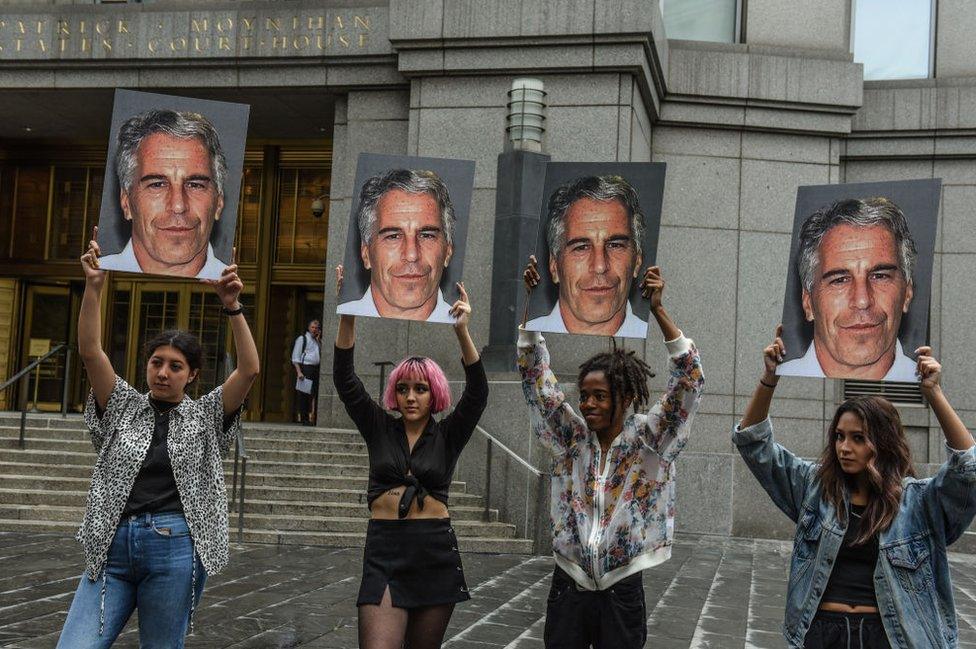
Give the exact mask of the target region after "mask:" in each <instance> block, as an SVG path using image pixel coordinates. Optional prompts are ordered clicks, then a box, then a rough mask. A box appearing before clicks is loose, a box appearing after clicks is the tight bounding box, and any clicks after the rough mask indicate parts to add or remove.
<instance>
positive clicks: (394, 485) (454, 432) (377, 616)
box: [332, 266, 488, 649]
mask: <svg viewBox="0 0 976 649" xmlns="http://www.w3.org/2000/svg"><path fill="white" fill-rule="evenodd" d="M336 272H337V280H336V281H337V287H336V288H337V293H339V292H341V287H342V284H343V267H342V266H339V267H338V268H337V269H336ZM456 288H457V291H458V293H459V295H460V297H459V299H458V300H456V301H455V302H454V304H453V305H451V308H450V310H449V313H448V315H449V316H450V318H451V320H452V321H453V322H454V332H455V334H456V335H457V339H458V346H459V347H460V349H461V360H462V362H463V365H464V375H465V383H464V392H463V393H462V394H461V398H460V399H459V400H458V402H457V406H456V407H455V408H454V410H453V412H451V413H450V414H448V415H447V416H445V417H444V418H442V419H440V420H435V419H434V418H433V415H435V414H437V413H439V412H443V411H445V410H447V409H448V408H449V407H450V405H451V391H450V387H449V385H448V382H447V377H445V375H444V372H443V370H441V368H440V367H439V366H438V365H437V363H435V362H434V361H433V360H431V359H430V358H422V357H417V356H412V357H410V358H407V359H404V360H403V361H401V362H400V363H399V364H398V365H397V366H396V367H395V368H394V369H393V371H392V372H391V373H390V377H389V379H388V381H387V383H386V390H385V392H384V393H383V405H382V406H381V405H380V404H378V403H376V402H375V401H373V399H372V398H370V396H369V393H368V392H367V391H366V388H365V387H364V386H363V384H362V381H360V380H359V377H358V376H356V370H355V365H354V362H353V347H354V345H355V341H356V333H355V322H356V320H355V316H352V315H341V316H340V317H339V328H338V332H337V333H336V347H335V354H334V357H333V371H332V375H333V380H334V382H335V387H336V393H337V394H338V395H339V398H340V399H342V403H343V405H345V407H346V412H347V413H349V416H350V417H351V418H352V420H353V422H354V423H355V424H356V428H357V429H359V433H360V434H361V435H362V436H363V439H364V440H365V441H366V448H367V450H368V452H369V485H368V487H367V492H366V501H367V506H368V507H369V509H370V521H369V527H368V528H367V531H366V549H365V551H364V553H363V578H362V582H361V584H360V587H359V596H358V598H357V600H356V604H357V606H358V607H359V646H360V647H363V648H364V649H387V648H395V647H400V646H401V645H403V646H407V647H410V649H436V648H437V647H440V646H441V640H442V639H443V637H444V632H445V631H446V629H447V625H448V622H449V621H450V619H451V614H452V612H453V611H454V605H455V604H456V603H458V602H463V601H465V600H467V599H470V596H469V595H468V588H467V585H466V584H465V581H464V573H463V572H462V568H461V555H460V553H459V551H458V541H457V536H456V535H455V533H454V529H453V527H451V520H450V513H449V511H448V507H447V501H448V490H449V489H450V486H451V481H452V480H453V477H454V468H455V465H456V464H457V460H458V457H459V456H460V455H461V451H462V450H463V449H464V447H465V445H466V444H467V443H468V440H469V439H470V438H471V435H472V433H474V429H475V426H476V425H477V424H478V420H479V419H480V418H481V413H482V412H484V409H485V406H486V405H487V404H488V379H487V377H486V376H485V369H484V366H483V365H482V363H481V357H480V355H479V354H478V350H477V348H476V347H475V344H474V342H473V341H472V340H471V335H470V333H469V332H468V323H469V321H470V318H471V306H470V304H469V303H468V294H467V292H466V291H465V290H464V285H463V284H461V283H458V284H457V287H456ZM388 411H396V412H398V413H399V414H398V416H394V415H392V414H390V413H389V412H388Z"/></svg>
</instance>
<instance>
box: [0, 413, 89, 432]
mask: <svg viewBox="0 0 976 649" xmlns="http://www.w3.org/2000/svg"><path fill="white" fill-rule="evenodd" d="M8 426H9V427H15V428H17V429H18V430H19V429H20V413H19V412H10V411H3V412H0V427H8ZM26 428H28V429H29V428H73V429H75V430H88V427H87V426H86V425H85V419H84V417H82V416H81V415H80V414H77V413H71V414H69V415H68V416H67V417H62V416H61V415H60V414H50V413H30V412H29V413H27V426H26Z"/></svg>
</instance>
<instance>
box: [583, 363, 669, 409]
mask: <svg viewBox="0 0 976 649" xmlns="http://www.w3.org/2000/svg"><path fill="white" fill-rule="evenodd" d="M590 372H603V375H604V376H605V377H606V379H607V383H609V384H610V400H611V401H612V402H613V416H614V417H616V416H617V411H618V409H622V406H623V403H624V399H626V398H628V397H631V398H633V400H634V402H633V406H634V412H637V411H638V410H639V409H641V408H643V407H644V406H645V405H647V403H648V400H649V398H650V391H649V390H648V388H647V379H649V378H651V377H652V376H654V372H652V371H651V368H650V366H648V364H647V363H645V362H644V361H643V360H642V359H640V358H638V357H637V354H635V353H634V352H633V351H626V350H624V349H615V350H613V351H612V352H603V353H602V354H597V355H596V356H593V357H592V358H590V359H588V360H586V361H584V362H583V364H582V365H580V371H579V377H577V379H576V384H577V385H581V384H582V383H583V379H584V378H586V375H587V374H589V373H590Z"/></svg>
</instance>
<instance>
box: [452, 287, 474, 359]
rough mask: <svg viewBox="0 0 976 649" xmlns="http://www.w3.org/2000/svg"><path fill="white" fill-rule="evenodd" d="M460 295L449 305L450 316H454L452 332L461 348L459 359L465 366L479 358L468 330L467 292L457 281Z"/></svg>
mask: <svg viewBox="0 0 976 649" xmlns="http://www.w3.org/2000/svg"><path fill="white" fill-rule="evenodd" d="M457 287H458V290H459V291H461V297H460V298H459V299H458V301H457V302H455V303H454V304H453V305H452V306H451V316H452V317H453V318H454V334H455V335H456V336H457V339H458V346H459V347H460V348H461V360H463V361H464V365H465V367H467V366H468V365H473V364H474V363H476V362H477V361H478V360H479V359H480V358H481V355H480V354H479V353H478V348H477V347H475V346H474V341H473V340H472V339H471V333H470V332H469V331H468V323H469V322H470V320H471V303H470V302H469V301H468V292H467V291H465V290H464V283H463V282H458V283H457Z"/></svg>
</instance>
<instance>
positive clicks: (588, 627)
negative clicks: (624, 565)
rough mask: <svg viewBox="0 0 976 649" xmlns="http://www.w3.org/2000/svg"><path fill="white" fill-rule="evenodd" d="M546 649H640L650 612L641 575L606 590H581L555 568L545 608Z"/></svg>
mask: <svg viewBox="0 0 976 649" xmlns="http://www.w3.org/2000/svg"><path fill="white" fill-rule="evenodd" d="M544 637H545V642H546V649H589V648H590V647H593V649H641V648H642V647H643V646H644V641H645V640H646V639H647V612H646V609H645V607H644V582H643V581H642V580H641V573H639V572H638V573H635V574H633V575H630V576H629V577H625V578H624V579H621V580H620V581H618V582H617V583H615V584H614V585H613V586H611V587H610V588H607V589H606V590H596V591H588V590H582V589H580V588H579V587H578V586H577V585H576V582H574V581H573V578H572V577H570V576H569V575H568V574H566V572H565V571H564V570H562V569H561V568H560V567H559V566H556V570H555V572H554V573H553V575H552V587H551V588H550V589H549V601H548V604H547V606H546V630H545V636H544Z"/></svg>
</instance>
